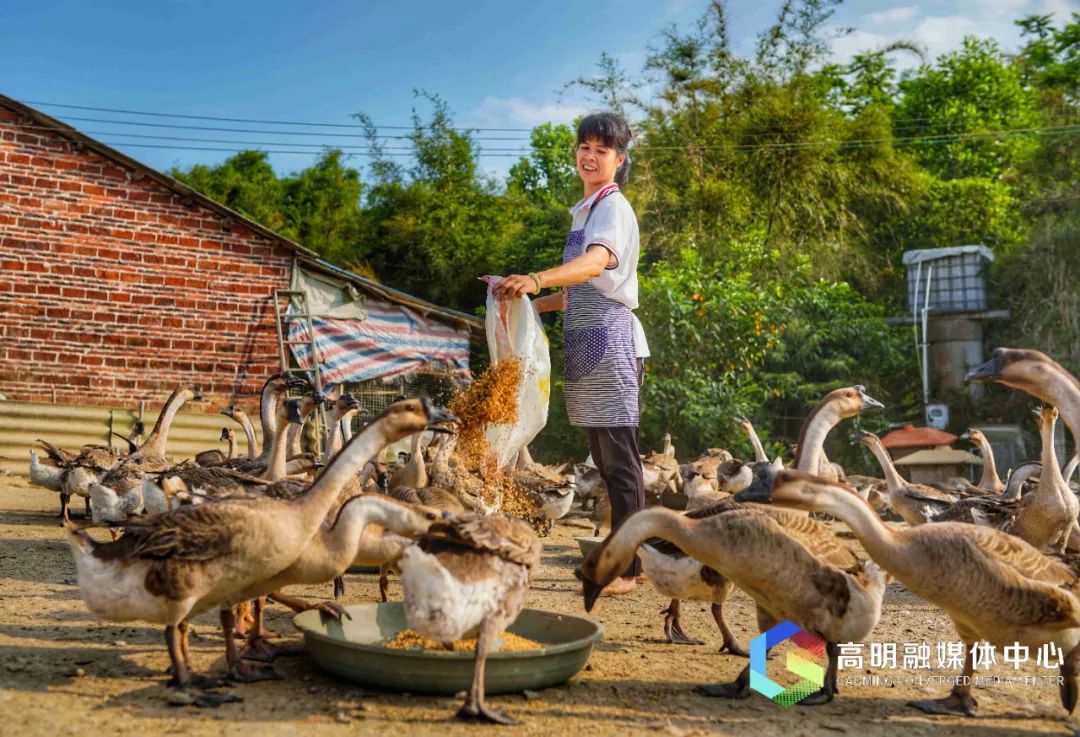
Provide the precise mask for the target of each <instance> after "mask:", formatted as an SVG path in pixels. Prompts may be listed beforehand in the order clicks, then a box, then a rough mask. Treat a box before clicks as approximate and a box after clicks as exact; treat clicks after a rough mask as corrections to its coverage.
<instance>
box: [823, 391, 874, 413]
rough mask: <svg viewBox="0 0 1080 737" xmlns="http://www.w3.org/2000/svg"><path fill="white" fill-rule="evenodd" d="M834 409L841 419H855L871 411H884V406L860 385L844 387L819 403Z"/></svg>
mask: <svg viewBox="0 0 1080 737" xmlns="http://www.w3.org/2000/svg"><path fill="white" fill-rule="evenodd" d="M821 404H822V405H828V406H831V407H834V408H835V410H836V412H837V415H838V416H839V417H841V418H843V419H847V418H848V417H855V416H856V415H858V414H861V413H863V412H866V411H868V410H872V409H884V408H885V405H884V404H882V403H881V402H879V401H878V400H876V399H874V398H873V397H871V396H870V395H869V394H867V393H866V387H865V386H863V385H862V384H856V385H855V386H848V387H844V388H843V389H836V390H835V391H832V392H830V393H829V394H828V395H827V396H826V397H825V399H824V400H823V401H822V403H821Z"/></svg>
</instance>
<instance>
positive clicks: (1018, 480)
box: [1001, 461, 1042, 499]
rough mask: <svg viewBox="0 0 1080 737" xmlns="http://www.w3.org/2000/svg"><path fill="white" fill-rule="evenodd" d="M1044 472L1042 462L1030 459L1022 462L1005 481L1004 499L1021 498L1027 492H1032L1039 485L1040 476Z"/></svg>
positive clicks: (1002, 495)
mask: <svg viewBox="0 0 1080 737" xmlns="http://www.w3.org/2000/svg"><path fill="white" fill-rule="evenodd" d="M1041 474H1042V463H1041V462H1039V461H1029V462H1027V463H1021V464H1020V465H1019V466H1017V467H1016V468H1014V469H1012V472H1011V473H1010V474H1009V478H1008V479H1006V481H1005V491H1003V492H1002V494H1001V497H1002V498H1003V499H1020V498H1022V497H1023V496H1024V495H1025V494H1030V493H1032V492H1034V491H1035V489H1037V488H1038V487H1039V476H1040V475H1041Z"/></svg>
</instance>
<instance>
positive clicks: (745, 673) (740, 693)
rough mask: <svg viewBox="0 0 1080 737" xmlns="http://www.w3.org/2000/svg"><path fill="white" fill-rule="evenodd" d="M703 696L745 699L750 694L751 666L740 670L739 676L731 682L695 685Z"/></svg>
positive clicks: (696, 689)
mask: <svg viewBox="0 0 1080 737" xmlns="http://www.w3.org/2000/svg"><path fill="white" fill-rule="evenodd" d="M694 690H695V691H697V692H698V693H699V694H701V695H702V696H711V697H714V698H721V699H745V698H746V697H748V696H749V695H750V666H746V667H745V668H743V669H742V671H740V672H739V677H738V678H736V679H735V680H734V681H732V682H731V683H717V684H700V685H698V686H695V687H694Z"/></svg>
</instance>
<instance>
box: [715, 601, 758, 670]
mask: <svg viewBox="0 0 1080 737" xmlns="http://www.w3.org/2000/svg"><path fill="white" fill-rule="evenodd" d="M712 615H713V620H714V621H715V622H716V626H717V627H718V628H719V629H720V636H721V637H723V638H724V644H723V645H721V646H720V650H719V651H718V652H722V653H723V652H728V653H731V654H732V655H737V656H739V657H740V658H749V657H750V653H749V652H748V651H747V650H746V649H745V648H743V646H742V645H740V644H739V641H738V640H736V639H735V635H734V633H732V631H731V629H730V628H729V627H728V626H727V622H725V621H724V605H723V604H722V603H721V604H717V603H716V602H713V605H712Z"/></svg>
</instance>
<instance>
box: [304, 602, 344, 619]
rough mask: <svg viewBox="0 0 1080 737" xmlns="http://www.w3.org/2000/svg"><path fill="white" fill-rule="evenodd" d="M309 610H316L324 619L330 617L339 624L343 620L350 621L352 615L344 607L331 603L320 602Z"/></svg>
mask: <svg viewBox="0 0 1080 737" xmlns="http://www.w3.org/2000/svg"><path fill="white" fill-rule="evenodd" d="M311 608H312V609H316V610H318V611H319V612H320V613H321V614H322V615H323V616H324V617H330V618H331V619H336V620H337V621H339V622H340V621H341V620H343V619H352V615H351V614H349V612H348V610H346V609H345V607H343V606H341V605H340V604H338V603H336V602H333V601H320V602H319V603H318V604H316V605H315V606H313V607H311Z"/></svg>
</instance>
